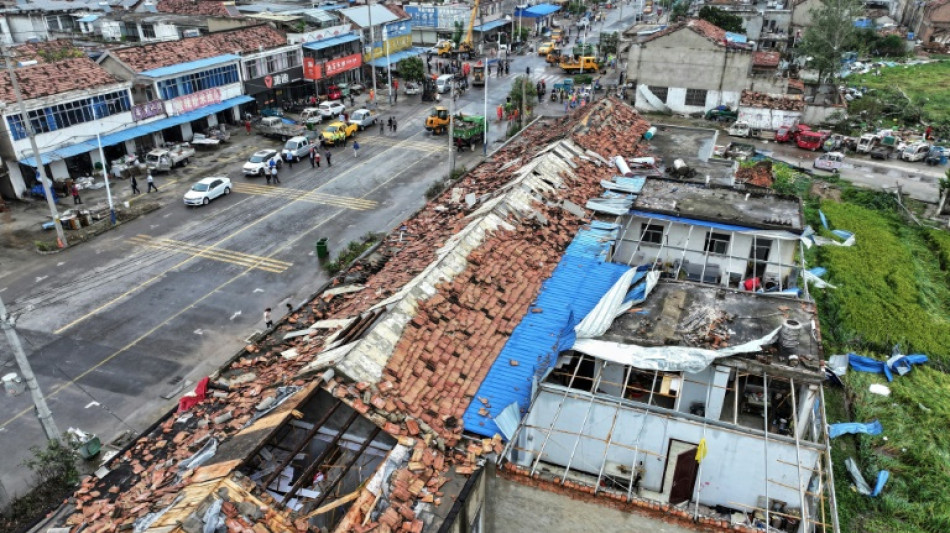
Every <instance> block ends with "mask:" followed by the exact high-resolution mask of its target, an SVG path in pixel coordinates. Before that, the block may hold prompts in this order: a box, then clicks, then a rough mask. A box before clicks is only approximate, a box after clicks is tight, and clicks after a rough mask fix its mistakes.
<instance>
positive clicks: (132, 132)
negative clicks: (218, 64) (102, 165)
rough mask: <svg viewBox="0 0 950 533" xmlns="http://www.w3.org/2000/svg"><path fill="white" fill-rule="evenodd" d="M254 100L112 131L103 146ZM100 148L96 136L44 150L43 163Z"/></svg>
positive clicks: (229, 101)
mask: <svg viewBox="0 0 950 533" xmlns="http://www.w3.org/2000/svg"><path fill="white" fill-rule="evenodd" d="M252 101H254V98H253V97H252V96H247V95H241V96H236V97H234V98H229V99H227V100H224V101H223V102H218V103H217V104H211V105H206V106H204V107H202V108H199V109H195V110H193V111H189V112H187V113H182V114H181V115H176V116H174V117H168V118H163V119H161V120H156V121H153V122H148V123H145V124H139V125H138V126H133V127H131V128H127V129H124V130H122V131H117V132H115V133H110V134H108V135H103V136H102V139H101V141H102V146H112V145H113V144H119V143H121V142H125V141H128V140H131V139H136V138H138V137H142V136H143V135H150V134H152V133H155V132H157V131H162V130H164V129H166V128H171V127H173V126H180V125H182V124H185V123H186V122H191V121H193V120H198V119H200V118H204V117H207V116H210V115H213V114H215V113H218V112H219V111H224V110H225V109H231V108H232V107H234V106H236V105H241V104H246V103H248V102H252ZM98 149H99V141H98V140H96V138H95V137H93V138H91V139H86V140H85V141H83V142H80V143H76V144H73V145H70V146H65V147H63V148H57V149H56V150H50V151H49V152H44V153H43V154H41V156H40V157H41V158H42V160H43V164H44V165H47V164H49V163H50V162H52V161H59V160H62V159H66V158H67V157H72V156H75V155H79V154H84V153H86V152H89V151H91V150H98ZM20 163H23V164H24V165H28V166H31V167H35V166H36V159H35V158H33V157H32V156H31V157H25V158H23V159H20Z"/></svg>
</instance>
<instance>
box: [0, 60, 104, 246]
mask: <svg viewBox="0 0 950 533" xmlns="http://www.w3.org/2000/svg"><path fill="white" fill-rule="evenodd" d="M5 52H6V53H5V54H4V62H5V63H6V64H7V73H9V75H10V85H11V86H12V87H13V95H14V96H15V97H16V102H17V105H18V106H19V108H20V120H21V121H22V123H23V129H24V131H26V135H27V136H28V137H29V138H30V147H31V148H33V157H34V159H35V161H36V175H37V176H38V177H39V178H40V182H41V183H42V184H43V192H44V193H45V194H46V203H47V204H48V205H49V211H50V213H51V214H52V215H53V225H54V226H55V227H56V244H57V245H58V246H59V247H60V248H66V247H67V246H68V243H67V242H66V235H65V234H63V223H62V222H61V221H60V220H59V211H58V210H57V209H56V200H54V199H53V180H52V179H51V178H50V177H48V176H47V175H46V167H44V166H43V158H42V156H41V155H40V148H39V146H37V145H36V137H35V136H34V134H33V124H32V123H31V122H30V117H29V116H28V114H27V112H26V104H25V103H24V102H23V94H22V93H20V83H19V82H18V81H17V79H16V73H15V72H14V70H13V56H12V54H10V52H9V50H6V51H5ZM103 165H105V162H103Z"/></svg>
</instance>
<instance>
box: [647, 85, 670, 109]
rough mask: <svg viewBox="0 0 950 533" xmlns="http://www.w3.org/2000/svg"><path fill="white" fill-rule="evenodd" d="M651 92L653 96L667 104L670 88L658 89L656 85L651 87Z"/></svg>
mask: <svg viewBox="0 0 950 533" xmlns="http://www.w3.org/2000/svg"><path fill="white" fill-rule="evenodd" d="M649 87H650V92H651V93H653V96H656V97H657V98H659V99H660V101H661V102H663V103H664V104H665V103H666V97H667V95H668V94H669V92H670V88H669V87H657V86H655V85H650V86H649Z"/></svg>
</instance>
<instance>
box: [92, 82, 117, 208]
mask: <svg viewBox="0 0 950 533" xmlns="http://www.w3.org/2000/svg"><path fill="white" fill-rule="evenodd" d="M102 105H105V106H108V105H109V104H107V103H106V102H105V97H103V101H102ZM96 108H97V105H96V103H95V102H93V104H92V116H93V118H94V119H96V120H99V113H98V111H97V109H96ZM101 129H102V128H98V127H97V128H96V142H98V143H99V160H100V161H102V179H103V181H105V182H106V198H107V199H108V200H109V220H110V221H111V222H112V225H113V226H115V222H116V217H115V206H114V205H113V204H112V190H111V189H110V188H109V165H108V163H107V162H106V155H105V152H104V151H103V150H102V137H101V136H100V134H99V130H101Z"/></svg>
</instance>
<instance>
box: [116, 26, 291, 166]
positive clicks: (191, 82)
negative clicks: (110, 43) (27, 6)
mask: <svg viewBox="0 0 950 533" xmlns="http://www.w3.org/2000/svg"><path fill="white" fill-rule="evenodd" d="M286 44H287V41H286V38H285V37H284V36H283V35H282V34H281V33H279V32H277V31H276V30H274V29H273V28H271V27H270V26H267V25H259V26H248V27H245V28H239V29H236V30H229V31H222V32H215V33H212V34H209V35H207V36H203V37H196V38H192V39H184V40H181V41H175V42H161V43H152V44H146V45H141V46H130V47H125V48H118V49H115V50H110V51H109V52H107V53H106V54H104V55H103V56H102V57H101V58H100V59H99V63H100V64H101V65H102V66H103V68H105V69H106V70H108V71H110V72H112V73H114V74H115V75H116V76H117V77H119V78H121V79H124V80H128V81H131V82H132V98H133V102H134V103H135V104H136V105H143V106H147V107H148V109H150V110H152V111H150V113H151V112H157V113H159V114H162V115H167V118H165V119H163V120H161V121H158V122H156V123H154V124H152V125H151V126H150V127H149V128H148V129H147V130H144V129H138V130H136V131H135V133H138V135H137V137H138V138H139V140H138V141H137V142H139V143H140V144H141V145H142V147H143V148H144V147H148V146H152V145H155V144H160V143H162V142H171V141H182V140H189V139H191V137H192V135H193V134H194V133H196V132H203V131H205V130H206V129H208V128H211V127H214V126H216V125H217V124H219V123H235V122H236V121H239V120H240V118H241V108H240V106H241V105H244V104H247V103H249V102H252V101H254V98H253V97H250V96H247V95H245V94H244V89H243V84H242V81H241V65H240V63H241V55H240V54H247V53H251V54H258V53H261V50H262V49H263V50H270V49H274V48H282V47H284V46H286ZM282 53H283V54H284V56H282V57H284V58H286V53H287V51H286V50H284V51H282Z"/></svg>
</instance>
